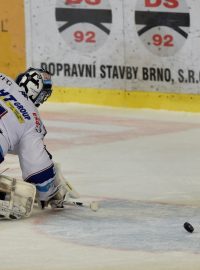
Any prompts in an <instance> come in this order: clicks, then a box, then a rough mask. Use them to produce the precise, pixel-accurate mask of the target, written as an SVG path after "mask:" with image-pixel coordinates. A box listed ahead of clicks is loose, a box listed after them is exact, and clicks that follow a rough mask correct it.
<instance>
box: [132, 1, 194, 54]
mask: <svg viewBox="0 0 200 270" xmlns="http://www.w3.org/2000/svg"><path fill="white" fill-rule="evenodd" d="M135 23H136V27H137V31H138V35H139V37H140V39H141V41H142V42H143V43H144V45H145V47H146V48H147V49H148V50H150V51H151V52H152V53H154V54H156V55H159V56H172V55H174V54H175V53H176V52H178V51H179V50H180V49H181V48H182V46H183V44H184V43H185V41H186V39H187V38H188V33H189V27H190V14H189V8H188V6H187V4H186V2H185V0H138V2H137V5H136V11H135Z"/></svg>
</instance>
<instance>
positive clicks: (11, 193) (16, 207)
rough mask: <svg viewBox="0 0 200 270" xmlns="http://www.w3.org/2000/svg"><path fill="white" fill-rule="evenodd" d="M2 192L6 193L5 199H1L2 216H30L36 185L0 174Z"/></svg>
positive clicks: (13, 217) (18, 217) (0, 191)
mask: <svg viewBox="0 0 200 270" xmlns="http://www.w3.org/2000/svg"><path fill="white" fill-rule="evenodd" d="M0 193H1V194H5V199H4V200H0V217H1V218H2V217H3V218H6V219H20V218H23V217H28V216H30V214H31V211H32V208H33V203H34V199H35V194H36V188H35V186H34V185H32V184H29V183H26V182H23V181H20V180H16V179H15V178H11V177H8V176H5V175H0ZM1 199H2V198H1Z"/></svg>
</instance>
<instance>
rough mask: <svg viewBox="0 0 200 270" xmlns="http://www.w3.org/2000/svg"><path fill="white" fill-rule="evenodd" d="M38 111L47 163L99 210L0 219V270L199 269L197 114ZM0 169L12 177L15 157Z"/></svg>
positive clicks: (76, 108) (72, 107)
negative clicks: (51, 162)
mask: <svg viewBox="0 0 200 270" xmlns="http://www.w3.org/2000/svg"><path fill="white" fill-rule="evenodd" d="M41 109H42V111H41V115H42V116H43V118H44V122H45V124H46V128H47V130H48V132H49V133H48V134H47V137H46V144H47V148H48V149H49V150H50V152H51V153H52V154H53V157H54V160H55V161H57V162H60V163H61V168H62V171H63V173H64V175H65V176H66V177H67V178H68V179H69V181H70V182H71V183H72V184H73V185H74V186H75V188H76V189H77V190H78V191H79V193H81V194H82V196H83V199H84V200H86V201H87V200H88V201H89V200H98V201H99V203H100V209H99V211H98V212H92V211H91V210H89V209H87V208H76V207H68V208H67V209H65V210H63V211H54V212H52V210H50V209H46V210H44V211H41V210H39V209H38V208H37V207H35V208H34V211H33V215H32V217H30V218H28V219H26V220H20V221H0V241H1V247H0V262H1V263H0V270H8V269H9V270H11V269H14V270H17V269H20V270H25V269H26V270H27V269H29V270H32V269H34V270H35V269H43V270H46V269H48V270H64V269H69V270H78V269H84V270H86V269H87V270H93V269H95V270H104V269H105V270H111V269H112V270H121V269H122V270H129V269H133V270H137V269H138V270H158V269H159V270H165V269H166V270H170V269H175V270H178V269H181V270H186V269H187V270H190V269H191V270H197V269H198V270H199V269H200V114H198V113H197V114H192V113H182V112H179V113H176V112H166V111H153V110H133V109H113V108H107V107H95V106H83V105H77V104H69V105H66V104H65V105H63V104H46V105H44V106H43V107H42V108H41ZM7 167H9V168H10V169H9V170H8V171H7V174H8V175H11V176H17V177H20V175H21V174H20V170H19V164H18V160H17V158H16V157H13V156H7V157H6V162H5V163H3V164H1V170H3V169H4V168H7ZM185 221H189V222H191V223H192V224H193V226H194V227H195V232H194V233H193V234H189V233H187V232H186V231H185V230H184V229H183V223H184V222H185Z"/></svg>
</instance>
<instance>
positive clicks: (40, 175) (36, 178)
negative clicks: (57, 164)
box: [25, 164, 55, 184]
mask: <svg viewBox="0 0 200 270" xmlns="http://www.w3.org/2000/svg"><path fill="white" fill-rule="evenodd" d="M54 177H55V170H54V166H53V164H52V165H51V166H50V167H48V168H46V169H44V170H42V171H40V172H37V173H34V174H32V175H30V176H29V177H28V178H26V180H25V181H26V182H29V183H33V184H41V183H44V182H45V181H48V180H50V179H53V178H54Z"/></svg>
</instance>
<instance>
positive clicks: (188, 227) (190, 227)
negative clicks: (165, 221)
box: [183, 222, 194, 233]
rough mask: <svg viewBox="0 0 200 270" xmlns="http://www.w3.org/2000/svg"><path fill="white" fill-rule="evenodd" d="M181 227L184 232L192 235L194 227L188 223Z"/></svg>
mask: <svg viewBox="0 0 200 270" xmlns="http://www.w3.org/2000/svg"><path fill="white" fill-rule="evenodd" d="M183 227H184V228H185V229H186V231H188V232H189V233H193V231H194V227H193V226H192V225H191V224H190V223H189V222H185V223H184V224H183Z"/></svg>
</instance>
